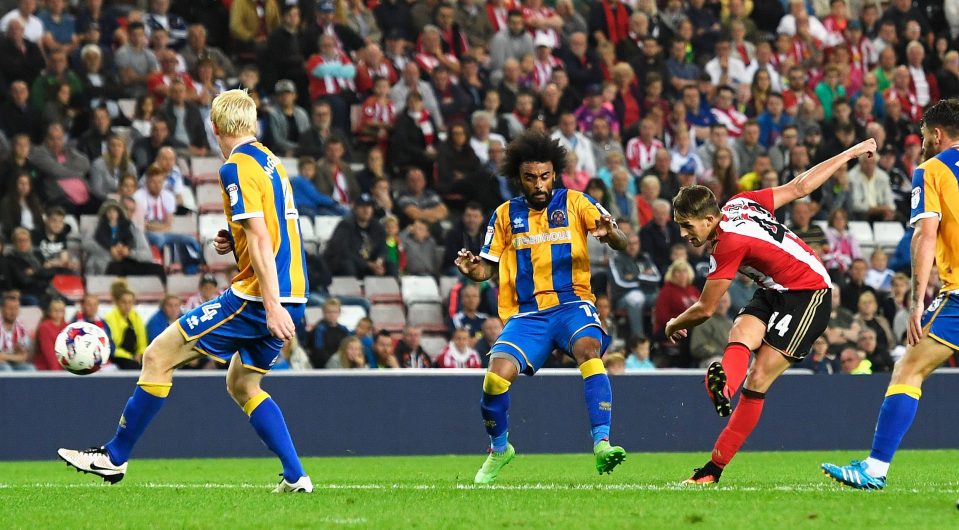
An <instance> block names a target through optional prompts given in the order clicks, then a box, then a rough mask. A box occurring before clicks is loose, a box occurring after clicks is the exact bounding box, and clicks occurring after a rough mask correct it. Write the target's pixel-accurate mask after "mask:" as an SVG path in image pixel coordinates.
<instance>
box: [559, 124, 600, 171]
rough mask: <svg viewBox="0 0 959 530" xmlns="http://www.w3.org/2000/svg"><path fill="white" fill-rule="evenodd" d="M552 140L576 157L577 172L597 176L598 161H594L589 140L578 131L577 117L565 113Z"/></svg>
mask: <svg viewBox="0 0 959 530" xmlns="http://www.w3.org/2000/svg"><path fill="white" fill-rule="evenodd" d="M552 138H553V139H554V140H557V141H559V143H560V145H562V146H563V147H565V148H566V150H567V152H571V153H574V154H575V155H576V159H577V164H576V167H575V169H576V170H577V171H585V172H586V173H587V174H588V175H590V176H592V175H595V174H596V170H597V167H596V161H595V160H594V159H593V148H592V145H591V144H590V142H589V138H587V137H586V135H585V134H583V133H581V132H579V131H578V130H576V116H575V115H574V114H573V113H572V112H566V113H563V115H562V116H560V118H559V128H558V129H557V130H556V131H555V132H553V134H552Z"/></svg>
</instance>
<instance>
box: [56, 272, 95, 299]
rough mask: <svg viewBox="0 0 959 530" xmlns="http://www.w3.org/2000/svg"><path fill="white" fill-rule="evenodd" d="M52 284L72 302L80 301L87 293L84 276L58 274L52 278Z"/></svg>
mask: <svg viewBox="0 0 959 530" xmlns="http://www.w3.org/2000/svg"><path fill="white" fill-rule="evenodd" d="M50 285H51V286H52V287H53V288H54V290H56V291H57V292H58V293H60V295H61V296H63V297H64V298H66V299H67V300H70V301H71V302H79V301H80V300H81V299H83V295H84V294H85V293H86V291H85V290H84V288H83V278H81V277H80V276H77V275H75V274H57V275H56V276H54V277H53V279H52V280H50Z"/></svg>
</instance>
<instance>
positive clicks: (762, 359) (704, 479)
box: [685, 344, 790, 484]
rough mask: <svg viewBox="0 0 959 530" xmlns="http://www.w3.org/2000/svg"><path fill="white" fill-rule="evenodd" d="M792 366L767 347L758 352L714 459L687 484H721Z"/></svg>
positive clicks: (722, 433)
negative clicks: (780, 379) (770, 394)
mask: <svg viewBox="0 0 959 530" xmlns="http://www.w3.org/2000/svg"><path fill="white" fill-rule="evenodd" d="M789 366H790V361H789V360H788V359H787V358H786V357H785V356H783V355H782V354H781V353H780V352H779V351H777V350H775V349H774V348H772V347H771V346H769V345H768V344H764V345H763V346H762V347H761V348H760V349H759V352H758V353H757V354H756V362H754V363H753V367H752V369H751V370H750V371H749V375H748V376H747V377H746V382H745V384H744V385H743V391H742V394H741V395H740V397H739V402H738V403H737V404H736V410H734V411H733V414H732V416H730V418H729V423H728V424H727V425H726V428H724V429H723V431H722V432H721V433H720V434H719V438H717V439H716V444H715V445H714V446H713V453H712V457H711V458H710V460H709V462H707V463H706V465H704V466H703V467H701V468H698V469H696V470H695V471H694V472H693V476H692V477H690V478H689V479H687V480H686V481H685V482H686V483H687V484H714V483H716V482H719V478H720V476H721V475H722V473H723V469H724V468H725V467H726V465H727V464H729V462H730V461H731V460H732V459H733V457H734V456H736V453H737V452H738V451H739V449H740V448H742V446H743V444H744V443H745V442H746V439H747V438H749V435H750V434H751V433H752V432H753V429H755V428H756V424H758V423H759V418H760V416H761V415H762V412H763V404H764V403H765V399H766V392H767V391H768V390H769V387H771V386H772V384H773V381H775V380H776V378H777V377H779V376H780V375H781V374H782V373H783V372H785V371H786V369H787V368H789Z"/></svg>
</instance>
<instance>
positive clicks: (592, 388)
mask: <svg viewBox="0 0 959 530" xmlns="http://www.w3.org/2000/svg"><path fill="white" fill-rule="evenodd" d="M602 334H603V331H602V330H601V329H600V328H599V327H597V326H589V327H587V328H586V329H584V330H583V331H582V332H581V333H580V334H579V335H577V337H576V339H575V340H576V342H574V343H573V347H572V354H573V358H574V359H576V363H577V364H578V365H579V372H580V373H581V374H582V375H583V397H584V398H585V400H586V412H587V413H588V415H589V427H590V434H591V435H592V437H593V455H594V456H595V457H596V471H598V472H599V473H600V474H603V473H611V472H612V471H613V468H615V467H616V466H618V465H619V464H621V463H622V462H623V460H626V451H625V450H623V448H622V447H619V446H613V445H610V443H609V427H610V424H611V423H612V415H613V390H612V387H611V386H610V384H609V376H608V375H606V367H605V366H603V360H602V359H601V358H600V356H601V355H602V351H603V350H602V341H603V337H602Z"/></svg>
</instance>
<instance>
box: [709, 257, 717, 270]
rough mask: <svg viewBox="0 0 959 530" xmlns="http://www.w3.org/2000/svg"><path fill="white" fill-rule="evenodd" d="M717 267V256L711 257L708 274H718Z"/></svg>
mask: <svg viewBox="0 0 959 530" xmlns="http://www.w3.org/2000/svg"><path fill="white" fill-rule="evenodd" d="M716 267H717V265H716V257H715V256H709V272H708V273H707V274H712V273H714V272H716Z"/></svg>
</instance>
